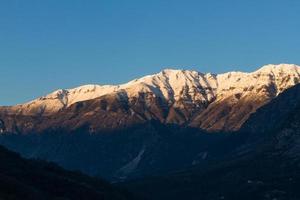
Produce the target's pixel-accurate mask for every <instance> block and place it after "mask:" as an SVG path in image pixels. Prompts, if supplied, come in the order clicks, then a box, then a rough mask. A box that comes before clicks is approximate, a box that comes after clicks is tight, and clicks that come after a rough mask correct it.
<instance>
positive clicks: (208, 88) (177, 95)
mask: <svg viewBox="0 0 300 200" xmlns="http://www.w3.org/2000/svg"><path fill="white" fill-rule="evenodd" d="M299 74H300V67H299V66H297V65H293V64H279V65H266V66H263V67H262V68H260V69H258V70H257V71H255V72H252V73H244V72H228V73H224V74H219V75H214V74H211V73H208V74H203V73H200V72H197V71H190V70H177V69H165V70H163V71H161V72H159V73H157V74H154V75H148V76H145V77H142V78H139V79H135V80H133V81H130V82H128V83H125V84H122V85H102V86H101V85H84V86H80V87H77V88H74V89H60V90H57V91H55V92H53V93H51V94H49V95H46V96H44V97H41V98H38V99H36V100H33V101H31V102H29V103H26V104H22V105H17V106H14V107H12V110H13V111H14V112H20V113H23V114H35V113H40V114H45V115H47V114H51V113H53V112H57V111H59V110H61V109H63V108H66V107H69V106H70V105H72V104H74V103H76V102H80V101H86V100H90V99H95V98H98V97H101V96H104V95H109V94H115V93H120V92H122V93H125V94H126V95H127V97H128V98H132V97H135V96H138V95H139V94H140V93H150V94H153V95H154V96H157V97H160V98H163V99H165V100H167V101H168V102H169V103H170V104H174V103H176V102H177V101H179V100H184V101H186V102H190V103H195V102H211V101H213V100H214V99H216V98H224V97H226V96H228V95H232V94H236V93H239V94H242V95H243V94H246V93H247V91H248V89H249V88H252V89H253V88H260V87H263V86H269V85H271V84H273V85H274V91H275V93H276V94H275V95H278V94H279V93H280V92H282V91H283V90H284V89H287V88H288V87H290V86H292V85H295V84H297V83H298V82H299V79H300V75H299Z"/></svg>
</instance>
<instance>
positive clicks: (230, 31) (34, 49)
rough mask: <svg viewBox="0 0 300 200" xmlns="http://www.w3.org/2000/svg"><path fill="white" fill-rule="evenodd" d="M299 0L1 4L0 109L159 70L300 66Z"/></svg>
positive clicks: (15, 0) (14, 0)
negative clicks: (48, 95)
mask: <svg viewBox="0 0 300 200" xmlns="http://www.w3.org/2000/svg"><path fill="white" fill-rule="evenodd" d="M299 52H300V1H298V0H251V1H250V0H235V1H234V0H218V1H217V0H197V1H193V0H185V1H183V0H181V1H178V0H151V1H146V0H126V1H125V0H120V1H117V0H97V1H96V0H89V1H85V0H43V1H40V0H35V1H34V0H26V1H24V0H2V1H0V70H1V71H0V75H1V78H0V91H1V95H0V105H11V104H15V103H22V102H25V101H28V100H31V99H33V98H35V97H38V96H41V95H44V94H47V93H49V92H51V91H52V90H56V89H58V88H70V87H74V86H78V85H81V84H88V83H99V84H117V83H123V82H126V81H128V80H131V79H133V78H137V77H140V76H143V75H146V74H151V73H155V72H158V71H160V70H162V69H163V68H185V69H194V70H198V71H201V72H213V73H221V72H225V71H231V70H240V71H252V70H254V69H256V68H258V67H259V66H261V65H264V64H268V63H295V64H300V56H299Z"/></svg>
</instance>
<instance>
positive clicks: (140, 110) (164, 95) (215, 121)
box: [0, 64, 300, 133]
mask: <svg viewBox="0 0 300 200" xmlns="http://www.w3.org/2000/svg"><path fill="white" fill-rule="evenodd" d="M299 74H300V67H299V66H297V65H288V64H280V65H266V66H264V67H262V68H260V69H259V70H257V71H255V72H252V73H243V72H229V73H225V74H219V75H214V74H202V73H199V72H196V71H188V70H170V69H167V70H164V71H162V72H160V73H158V74H155V75H150V76H145V77H143V78H140V79H136V80H133V81H131V82H129V83H126V84H123V85H116V86H110V85H105V86H99V85H86V86H81V87H78V88H75V89H69V90H58V91H55V92H53V93H51V94H49V95H47V96H44V97H41V98H39V99H36V100H33V101H31V102H29V103H25V104H21V105H16V106H11V107H0V119H1V120H2V123H1V124H4V125H5V131H7V132H18V133H29V132H42V131H45V130H50V129H64V130H74V129H78V128H82V127H86V128H87V129H89V132H91V133H93V132H99V131H103V130H114V129H120V128H124V127H130V126H132V125H137V124H141V123H145V122H147V121H150V120H154V121H159V122H161V123H164V124H178V125H184V126H191V127H197V128H202V129H206V130H208V131H220V130H226V131H235V130H238V129H239V128H240V127H241V125H242V124H243V123H244V122H245V121H246V120H247V119H248V117H249V115H250V114H251V113H253V112H255V111H256V110H257V109H258V108H259V107H261V106H262V105H264V104H266V103H267V102H269V101H270V100H271V99H273V98H275V97H276V96H277V95H278V94H280V93H281V92H282V91H284V90H286V89H287V88H289V87H291V86H293V85H296V84H297V83H299V80H300V75H299ZM0 129H1V127H0ZM2 129H3V128H2ZM2 129H1V130H2ZM3 131H4V130H3Z"/></svg>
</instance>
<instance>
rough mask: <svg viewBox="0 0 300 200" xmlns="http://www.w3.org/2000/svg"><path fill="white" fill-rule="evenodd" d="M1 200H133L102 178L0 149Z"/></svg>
mask: <svg viewBox="0 0 300 200" xmlns="http://www.w3.org/2000/svg"><path fill="white" fill-rule="evenodd" d="M0 163H1V164H0V199H1V200H2V199H3V200H14V199H16V200H19V199H22V200H35V199H36V200H44V199H45V200H47V199H49V200H50V199H51V200H52V199H57V200H58V199H60V200H63V199H66V200H67V199H75V200H76V199H78V200H79V199H95V200H96V199H97V200H99V199H103V200H126V199H130V200H131V199H134V198H133V197H132V196H131V195H129V194H128V193H127V192H124V191H121V190H119V189H116V188H114V187H113V186H111V185H110V184H108V183H106V182H104V181H101V180H99V179H95V178H90V177H88V176H86V175H83V174H81V173H78V172H69V171H66V170H64V169H62V168H60V167H58V166H56V165H55V164H52V163H47V162H44V161H38V160H26V159H23V158H21V157H20V156H19V155H18V154H16V153H13V152H10V151H8V150H6V149H5V148H3V147H0Z"/></svg>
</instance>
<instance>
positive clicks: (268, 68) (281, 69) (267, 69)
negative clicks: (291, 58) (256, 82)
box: [256, 63, 300, 74]
mask: <svg viewBox="0 0 300 200" xmlns="http://www.w3.org/2000/svg"><path fill="white" fill-rule="evenodd" d="M256 72H260V73H261V72H263V73H285V74H288V73H294V72H300V66H298V65H295V64H285V63H282V64H277V65H276V64H268V65H265V66H263V67H261V68H260V69H258V70H257V71H256Z"/></svg>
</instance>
